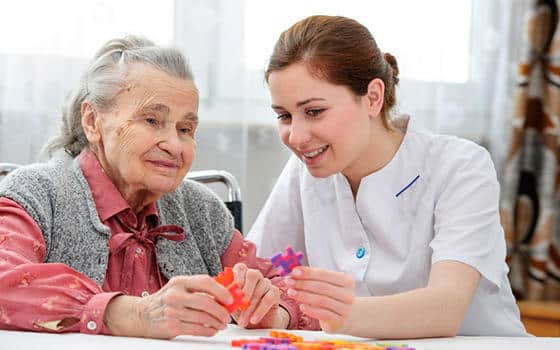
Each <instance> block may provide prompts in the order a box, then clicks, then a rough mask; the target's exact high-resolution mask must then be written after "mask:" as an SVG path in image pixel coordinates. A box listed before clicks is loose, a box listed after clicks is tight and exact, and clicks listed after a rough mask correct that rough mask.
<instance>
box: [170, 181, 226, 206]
mask: <svg viewBox="0 0 560 350" xmlns="http://www.w3.org/2000/svg"><path fill="white" fill-rule="evenodd" d="M173 193H174V194H175V195H179V196H180V197H181V198H182V199H183V200H186V201H187V202H190V203H192V204H196V206H200V205H203V206H206V205H211V206H213V205H220V206H221V205H223V201H222V200H221V199H220V197H218V195H217V194H216V193H215V192H213V191H212V190H211V189H210V188H209V187H208V186H206V185H204V184H202V183H200V182H197V181H193V180H189V179H185V180H183V181H182V182H181V184H180V185H179V187H177V189H176V190H175V191H174V192H173Z"/></svg>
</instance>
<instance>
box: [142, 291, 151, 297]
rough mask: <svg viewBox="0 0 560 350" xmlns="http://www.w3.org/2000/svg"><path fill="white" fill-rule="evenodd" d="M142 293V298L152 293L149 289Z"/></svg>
mask: <svg viewBox="0 0 560 350" xmlns="http://www.w3.org/2000/svg"><path fill="white" fill-rule="evenodd" d="M141 295H142V298H145V297H147V296H148V295H150V293H148V292H147V291H143V292H142V294H141Z"/></svg>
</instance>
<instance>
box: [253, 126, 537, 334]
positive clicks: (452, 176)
mask: <svg viewBox="0 0 560 350" xmlns="http://www.w3.org/2000/svg"><path fill="white" fill-rule="evenodd" d="M498 197H499V184H498V182H497V179H496V172H495V169H494V166H493V163H492V161H491V159H490V156H489V154H488V152H487V151H486V150H485V149H484V148H482V147H480V146H478V145H476V144H475V143H473V142H470V141H466V140H463V139H460V138H457V137H453V136H443V135H434V134H431V133H428V132H425V131H421V130H417V129H415V128H413V126H412V124H411V123H409V127H408V130H407V131H406V134H405V137H404V139H403V142H402V144H401V146H400V147H399V149H398V151H397V153H396V154H395V156H394V157H393V159H392V160H391V161H390V162H389V163H388V164H387V165H386V166H385V167H383V168H382V169H380V170H378V171H376V172H374V173H372V174H370V175H368V176H366V177H364V178H363V179H362V181H361V183H360V187H359V189H358V193H357V196H356V200H354V198H353V195H352V190H351V188H350V185H349V183H348V181H347V179H346V178H345V177H344V175H342V174H341V173H337V174H334V175H332V176H329V177H327V178H315V177H313V176H311V175H310V174H309V172H308V171H307V169H306V167H305V165H304V164H303V163H302V162H301V161H300V160H299V159H297V158H296V157H294V156H292V158H291V159H290V160H289V161H288V163H287V165H286V167H285V168H284V170H283V171H282V174H281V175H280V178H279V180H278V182H277V183H276V185H275V187H274V189H273V190H272V193H271V195H270V197H269V199H268V201H267V202H266V204H265V206H264V208H263V209H262V211H261V213H260V214H259V216H258V218H257V220H256V222H255V224H254V226H253V227H252V229H251V231H250V233H249V235H248V239H249V240H251V241H253V242H255V244H256V245H257V247H258V254H259V255H261V256H270V255H272V254H274V253H276V252H279V251H283V250H284V249H285V247H286V245H288V244H289V245H291V246H292V247H293V248H294V249H295V250H296V251H297V250H301V251H303V253H304V256H305V260H306V261H304V262H306V263H308V264H309V265H310V266H316V267H322V268H326V269H332V270H337V271H342V272H345V273H347V274H350V275H352V276H353V277H354V279H355V281H356V290H355V294H356V296H381V295H389V294H394V293H400V292H405V291H409V290H412V289H417V288H422V287H425V286H426V285H427V283H428V277H429V274H430V270H431V265H432V264H434V263H436V262H438V261H442V260H454V261H460V262H463V263H465V264H468V265H470V266H472V267H473V268H475V269H476V270H478V271H479V272H480V274H481V275H482V278H481V280H480V284H479V286H478V289H477V291H476V294H475V296H474V299H473V300H472V303H471V305H470V307H469V309H468V311H467V313H466V315H465V318H464V320H463V322H462V324H461V327H460V329H459V333H458V334H460V335H479V336H483V335H488V336H526V335H527V333H526V332H525V329H524V327H523V324H522V323H521V322H520V319H519V310H518V308H517V305H516V304H515V299H514V297H513V294H512V292H511V288H510V285H509V281H508V279H507V273H508V271H509V270H508V267H507V265H506V263H505V254H506V247H505V238H504V232H503V229H502V227H501V225H500V218H499V213H498ZM403 317H406V315H403Z"/></svg>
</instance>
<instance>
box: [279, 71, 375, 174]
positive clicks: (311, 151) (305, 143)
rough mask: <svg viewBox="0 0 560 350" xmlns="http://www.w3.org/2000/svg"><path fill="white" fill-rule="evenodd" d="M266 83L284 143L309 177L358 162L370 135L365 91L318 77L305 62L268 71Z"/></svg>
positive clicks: (362, 155) (344, 167)
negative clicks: (361, 93) (299, 160)
mask: <svg viewBox="0 0 560 350" xmlns="http://www.w3.org/2000/svg"><path fill="white" fill-rule="evenodd" d="M268 83H269V86H270V94H271V98H272V108H273V109H274V111H275V112H276V114H277V115H278V130H279V133H280V137H281V139H282V142H283V143H284V144H285V145H286V146H288V147H289V148H290V149H291V150H292V152H294V154H296V155H297V156H298V157H299V158H300V159H301V160H302V161H303V162H304V163H305V165H306V166H307V169H308V170H309V172H310V173H311V175H313V176H315V177H327V176H330V175H332V174H334V173H337V172H343V173H344V172H345V170H348V169H351V168H353V167H356V166H360V164H359V162H360V159H362V158H364V156H367V154H366V153H367V152H368V149H369V147H370V146H371V138H372V132H371V131H372V118H370V115H371V107H370V102H369V100H368V97H367V95H366V96H357V95H356V94H354V93H353V92H352V91H351V90H350V89H349V88H348V87H346V86H341V85H335V84H332V83H330V82H328V81H326V80H323V79H320V78H317V77H315V76H313V75H312V74H311V73H310V72H309V70H308V68H307V67H306V66H305V65H304V64H303V63H295V64H292V65H290V66H288V67H286V68H284V69H282V70H278V71H274V72H272V73H271V74H270V76H269V78H268ZM381 93H382V91H381Z"/></svg>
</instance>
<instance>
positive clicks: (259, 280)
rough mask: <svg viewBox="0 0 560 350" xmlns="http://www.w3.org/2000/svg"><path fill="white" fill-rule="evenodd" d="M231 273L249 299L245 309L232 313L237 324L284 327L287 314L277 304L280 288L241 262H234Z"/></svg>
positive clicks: (246, 326)
mask: <svg viewBox="0 0 560 350" xmlns="http://www.w3.org/2000/svg"><path fill="white" fill-rule="evenodd" d="M233 273H234V278H235V281H236V282H237V284H239V287H240V288H241V289H243V292H244V293H245V298H247V299H248V300H250V301H251V305H250V306H249V308H248V309H247V310H244V311H241V312H238V313H234V315H233V316H234V318H235V319H236V320H237V324H238V325H239V326H240V327H244V328H286V327H287V326H288V321H289V316H288V314H287V312H286V311H285V310H284V309H283V308H280V307H279V306H278V304H279V302H280V290H279V289H278V288H277V287H276V286H274V285H272V282H271V281H270V280H269V279H268V278H265V277H264V276H263V275H262V273H261V272H260V271H259V270H255V269H250V268H248V267H247V266H246V265H245V264H243V263H238V264H235V266H233Z"/></svg>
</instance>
